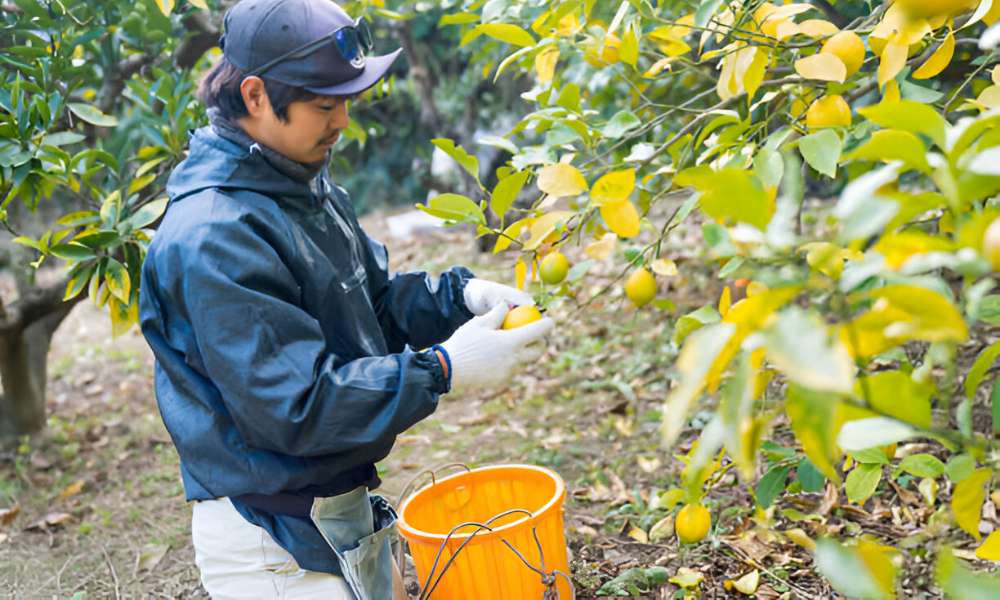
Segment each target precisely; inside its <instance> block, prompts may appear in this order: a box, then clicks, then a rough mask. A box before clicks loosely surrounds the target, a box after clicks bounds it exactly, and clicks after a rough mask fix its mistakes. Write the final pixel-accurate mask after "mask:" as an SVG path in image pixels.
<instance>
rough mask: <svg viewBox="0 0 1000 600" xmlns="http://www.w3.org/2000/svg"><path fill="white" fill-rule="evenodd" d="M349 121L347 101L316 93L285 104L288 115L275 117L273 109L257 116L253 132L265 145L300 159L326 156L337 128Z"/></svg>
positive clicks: (337, 131)
mask: <svg viewBox="0 0 1000 600" xmlns="http://www.w3.org/2000/svg"><path fill="white" fill-rule="evenodd" d="M348 123H349V119H348V115H347V101H346V100H345V99H343V98H339V97H332V96H320V97H317V98H313V99H312V100H308V101H301V102H292V103H291V104H290V105H288V118H287V119H286V120H285V121H281V120H280V119H278V117H277V115H275V114H274V111H273V110H270V105H268V110H266V111H264V113H263V114H262V115H261V118H260V119H258V123H257V125H258V127H257V136H259V140H260V141H261V142H262V143H264V144H265V145H266V146H268V147H269V148H271V149H272V150H275V151H277V152H279V153H281V154H283V155H285V156H287V157H288V158H290V159H292V160H294V161H296V162H300V163H314V162H319V161H321V160H323V159H324V158H326V156H327V153H328V152H329V150H330V148H331V147H332V146H333V145H334V144H335V143H336V142H337V139H338V138H339V137H340V132H341V130H343V129H344V128H346V127H347V125H348Z"/></svg>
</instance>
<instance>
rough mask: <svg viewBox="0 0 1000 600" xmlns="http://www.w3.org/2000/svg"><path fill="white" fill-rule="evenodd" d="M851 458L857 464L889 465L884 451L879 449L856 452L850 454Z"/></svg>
mask: <svg viewBox="0 0 1000 600" xmlns="http://www.w3.org/2000/svg"><path fill="white" fill-rule="evenodd" d="M851 456H853V457H854V460H856V461H858V462H859V463H866V464H870V465H887V464H889V459H888V458H887V457H886V455H885V450H882V448H881V447H879V448H867V449H865V450H858V451H857V452H852V453H851Z"/></svg>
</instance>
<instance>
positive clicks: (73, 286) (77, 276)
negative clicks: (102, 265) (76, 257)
mask: <svg viewBox="0 0 1000 600" xmlns="http://www.w3.org/2000/svg"><path fill="white" fill-rule="evenodd" d="M96 270H97V262H96V261H95V262H92V263H90V264H79V265H77V266H76V267H75V268H74V269H73V271H72V272H71V273H72V274H71V276H70V278H69V281H68V282H66V293H65V294H64V295H63V302H65V301H67V300H72V299H73V298H76V297H77V296H79V295H80V292H82V291H83V290H84V289H85V288H86V287H87V284H88V283H90V277H91V275H93V274H94V271H96Z"/></svg>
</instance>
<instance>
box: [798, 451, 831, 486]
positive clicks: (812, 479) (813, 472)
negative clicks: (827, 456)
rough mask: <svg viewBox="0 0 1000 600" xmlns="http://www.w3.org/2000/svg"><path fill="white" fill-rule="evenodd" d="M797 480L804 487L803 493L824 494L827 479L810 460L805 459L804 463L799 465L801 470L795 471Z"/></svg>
mask: <svg viewBox="0 0 1000 600" xmlns="http://www.w3.org/2000/svg"><path fill="white" fill-rule="evenodd" d="M795 479H796V480H797V481H798V482H799V485H801V486H802V491H803V492H809V493H813V494H815V493H818V492H822V491H823V487H824V485H825V484H826V477H825V476H824V475H823V474H822V473H820V472H819V469H817V468H816V465H814V464H812V461H811V460H809V459H808V458H803V459H802V462H800V463H799V468H798V469H797V470H796V471H795Z"/></svg>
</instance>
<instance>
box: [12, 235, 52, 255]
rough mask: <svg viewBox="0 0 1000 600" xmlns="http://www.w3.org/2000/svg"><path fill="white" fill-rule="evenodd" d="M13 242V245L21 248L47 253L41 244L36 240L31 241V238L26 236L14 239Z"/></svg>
mask: <svg viewBox="0 0 1000 600" xmlns="http://www.w3.org/2000/svg"><path fill="white" fill-rule="evenodd" d="M11 241H12V242H13V243H15V244H18V245H20V246H27V247H28V248H34V249H35V250H38V251H39V252H45V247H44V246H43V245H42V244H41V243H39V242H38V241H36V240H33V239H31V238H30V237H28V236H26V235H21V236H18V237H16V238H14V239H13V240H11Z"/></svg>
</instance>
